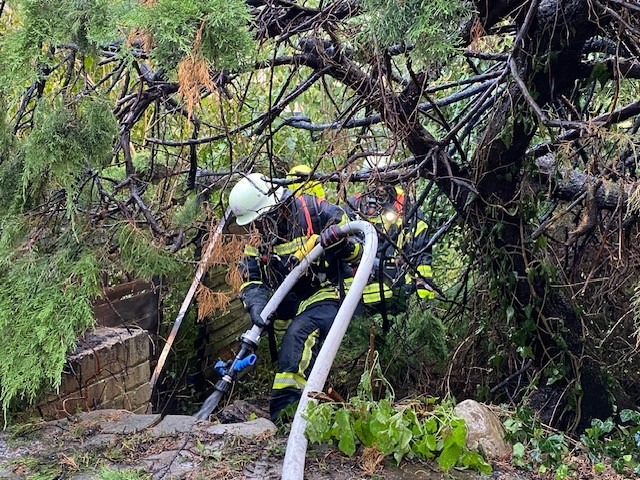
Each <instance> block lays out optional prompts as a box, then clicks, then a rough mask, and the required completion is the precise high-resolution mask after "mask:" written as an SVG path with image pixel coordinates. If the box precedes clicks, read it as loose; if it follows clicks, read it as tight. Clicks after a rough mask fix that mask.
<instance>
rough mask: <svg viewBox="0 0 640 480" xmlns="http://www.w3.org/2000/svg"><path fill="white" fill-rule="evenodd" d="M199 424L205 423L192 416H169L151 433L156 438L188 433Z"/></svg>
mask: <svg viewBox="0 0 640 480" xmlns="http://www.w3.org/2000/svg"><path fill="white" fill-rule="evenodd" d="M198 423H203V421H202V420H199V419H197V418H196V417H192V416H190V415H167V416H165V417H164V418H163V419H162V421H160V423H159V424H157V425H156V426H154V427H153V428H152V429H151V430H150V433H151V435H153V436H154V437H161V436H166V435H175V434H178V433H188V432H191V431H192V430H193V427H194V426H195V425H196V424H198ZM206 423H209V422H206Z"/></svg>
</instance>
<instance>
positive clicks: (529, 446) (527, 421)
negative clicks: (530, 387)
mask: <svg viewBox="0 0 640 480" xmlns="http://www.w3.org/2000/svg"><path fill="white" fill-rule="evenodd" d="M503 424H504V427H505V431H506V432H507V439H508V440H509V441H511V442H512V444H513V456H512V463H513V464H514V465H515V466H517V467H522V468H524V469H525V470H530V471H532V470H533V471H538V472H539V473H545V472H547V471H549V470H553V471H554V472H555V475H556V478H558V479H561V478H565V477H566V474H567V473H568V471H569V470H568V469H569V466H568V465H565V464H564V463H563V462H564V461H565V459H566V458H567V456H568V454H569V451H570V449H569V440H568V439H567V438H566V437H565V436H564V435H563V434H561V433H557V432H555V431H552V430H550V429H548V428H545V427H544V426H543V425H542V423H541V422H540V421H539V420H538V419H537V418H536V416H535V415H534V413H533V411H532V410H530V409H528V408H518V409H516V411H515V412H514V414H513V415H511V416H510V417H509V418H507V419H506V420H505V421H504V422H503Z"/></svg>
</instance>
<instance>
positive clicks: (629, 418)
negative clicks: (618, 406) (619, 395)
mask: <svg viewBox="0 0 640 480" xmlns="http://www.w3.org/2000/svg"><path fill="white" fill-rule="evenodd" d="M620 420H622V421H623V422H633V423H635V424H636V425H640V412H636V411H634V410H629V409H625V410H622V411H621V412H620Z"/></svg>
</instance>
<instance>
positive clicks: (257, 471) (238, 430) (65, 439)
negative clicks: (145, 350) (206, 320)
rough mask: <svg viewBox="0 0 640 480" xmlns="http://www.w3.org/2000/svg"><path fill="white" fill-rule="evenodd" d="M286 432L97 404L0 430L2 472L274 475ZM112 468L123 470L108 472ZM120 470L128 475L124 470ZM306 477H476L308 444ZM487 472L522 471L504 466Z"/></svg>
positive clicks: (98, 476)
mask: <svg viewBox="0 0 640 480" xmlns="http://www.w3.org/2000/svg"><path fill="white" fill-rule="evenodd" d="M286 442H287V433H286V432H285V431H278V430H277V429H276V428H275V426H274V425H273V424H272V423H271V422H270V421H269V420H267V419H265V418H255V419H253V420H251V421H248V422H244V423H239V424H224V425H223V424H216V423H212V422H209V421H201V420H196V419H195V418H194V417H191V416H180V415H172V416H167V417H160V416H159V415H134V414H131V413H129V412H126V411H108V410H104V411H97V412H90V413H88V414H81V415H79V416H77V417H74V418H71V419H66V420H58V421H52V422H37V423H32V424H23V425H20V426H17V427H13V428H11V429H8V430H6V431H4V432H0V479H3V480H35V479H38V480H53V479H56V480H61V479H68V480H90V479H93V480H111V479H114V478H117V479H118V480H121V479H122V480H124V478H126V479H127V480H130V479H131V480H173V479H176V480H177V479H181V480H182V479H183V480H205V479H217V480H241V479H246V480H272V479H273V480H276V479H280V478H281V472H282V463H283V459H284V454H285V450H286ZM116 471H119V472H120V473H121V474H122V476H120V477H114V474H115V472H116ZM125 474H126V476H125ZM304 478H305V479H307V480H329V479H331V480H360V479H362V480H364V479H373V480H381V479H384V480H409V479H412V480H413V479H415V480H440V479H445V478H454V479H460V480H471V479H473V480H475V479H479V478H481V477H480V475H479V474H477V473H472V472H462V471H451V472H449V473H448V474H445V473H443V472H441V471H439V470H438V469H437V466H436V465H435V464H427V463H413V462H409V461H405V462H403V463H402V464H401V465H400V466H396V465H395V464H394V462H393V460H391V461H389V460H388V459H387V460H383V459H382V458H381V457H380V456H379V454H376V453H375V452H363V451H360V452H357V454H356V455H354V456H353V457H347V456H345V455H343V454H342V453H340V452H339V451H338V450H337V449H335V448H331V447H330V446H318V445H310V446H309V449H308V451H307V461H306V465H305V476H304ZM484 478H493V479H501V480H508V479H522V478H525V477H522V476H520V475H518V474H516V473H515V472H508V471H506V470H504V469H503V470H502V471H501V472H499V473H496V474H493V475H492V476H491V477H484Z"/></svg>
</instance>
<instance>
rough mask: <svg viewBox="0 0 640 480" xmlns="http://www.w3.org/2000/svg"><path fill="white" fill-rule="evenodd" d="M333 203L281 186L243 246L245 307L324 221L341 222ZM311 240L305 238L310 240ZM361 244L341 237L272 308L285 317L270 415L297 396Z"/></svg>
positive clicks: (263, 294)
mask: <svg viewBox="0 0 640 480" xmlns="http://www.w3.org/2000/svg"><path fill="white" fill-rule="evenodd" d="M347 221H348V217H347V215H346V214H345V212H344V211H343V210H342V209H341V208H340V207H338V206H336V205H333V204H330V203H328V202H326V201H325V200H321V199H318V198H317V197H314V196H312V195H307V194H301V195H297V196H294V195H293V194H292V192H291V191H290V190H285V194H284V197H283V203H282V204H281V205H280V206H279V207H278V208H277V209H275V210H274V211H272V212H269V213H268V214H267V215H266V218H263V219H261V220H260V222H261V230H262V231H261V232H260V233H261V234H262V239H263V241H262V243H261V244H260V245H259V246H257V247H256V246H250V245H249V246H247V247H246V248H245V255H244V258H243V260H242V262H241V265H240V267H241V271H242V273H243V276H244V280H245V283H244V284H243V285H242V287H241V294H240V297H241V299H242V301H243V303H244V305H245V308H247V310H249V311H251V308H254V307H255V306H258V308H259V309H260V311H261V310H262V308H263V307H264V305H266V303H267V301H268V299H269V298H270V296H271V295H272V293H273V291H275V290H276V289H277V288H278V286H279V285H280V284H281V283H282V281H283V280H284V278H285V277H286V275H287V274H288V273H289V272H290V271H291V269H292V268H293V267H294V266H295V265H296V264H297V262H298V261H299V259H301V258H302V256H303V255H301V254H300V252H301V251H306V250H308V249H309V243H312V244H313V239H314V237H317V236H318V235H319V234H320V233H321V232H322V231H323V230H324V229H325V228H326V227H328V226H329V225H336V224H337V225H340V224H343V223H346V222H347ZM310 240H311V242H310ZM361 248H362V246H361V244H360V243H359V242H357V241H355V240H354V239H353V238H349V239H344V240H343V241H340V242H339V243H337V244H336V245H335V246H333V247H332V248H329V249H326V250H325V254H324V256H323V257H321V258H320V259H319V260H318V261H317V262H316V263H315V264H314V265H312V266H311V267H310V268H309V269H308V270H307V274H306V275H305V276H303V277H302V278H300V279H299V280H298V282H297V284H296V285H295V287H294V288H293V289H292V290H291V291H290V292H289V294H288V295H287V296H286V297H285V299H284V300H283V301H282V302H281V304H280V306H279V307H278V309H277V310H276V316H277V318H278V319H291V320H292V321H291V323H290V325H289V326H288V327H287V329H286V333H285V334H284V336H283V339H282V345H281V349H280V354H279V356H278V366H277V369H276V375H275V378H274V381H273V387H272V391H271V399H270V410H271V416H272V418H273V419H274V420H277V418H278V416H279V415H280V412H281V411H282V410H284V409H285V408H286V407H287V406H288V405H290V404H292V403H294V402H295V401H297V400H298V399H299V398H300V395H301V392H302V390H303V389H304V386H305V384H306V379H307V376H308V374H309V373H310V371H311V369H312V368H313V364H314V362H315V359H316V358H317V355H318V353H319V351H320V347H321V346H322V343H323V341H324V339H325V338H326V336H327V334H328V332H329V329H330V328H331V325H332V323H333V320H334V318H335V315H336V313H337V312H338V308H339V303H340V296H341V288H340V284H341V283H342V280H343V279H344V280H345V281H346V280H347V279H348V278H349V277H351V276H352V273H353V270H352V268H351V266H350V265H349V262H354V261H357V260H358V259H359V257H360V255H361Z"/></svg>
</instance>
